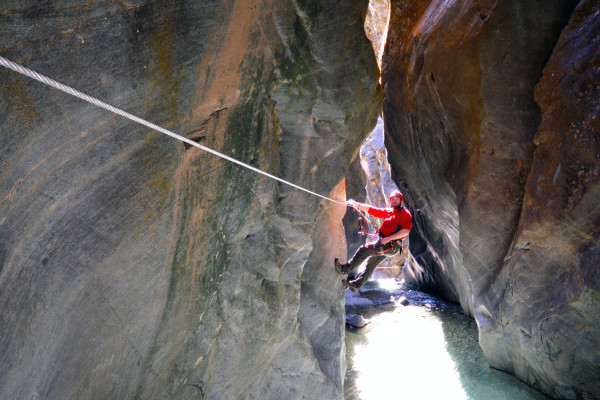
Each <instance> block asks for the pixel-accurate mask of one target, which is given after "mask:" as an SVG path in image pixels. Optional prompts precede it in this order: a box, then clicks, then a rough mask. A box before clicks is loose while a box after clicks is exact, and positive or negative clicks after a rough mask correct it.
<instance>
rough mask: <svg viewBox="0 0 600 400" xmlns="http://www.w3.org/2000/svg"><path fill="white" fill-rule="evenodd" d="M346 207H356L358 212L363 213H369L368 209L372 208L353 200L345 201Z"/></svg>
mask: <svg viewBox="0 0 600 400" xmlns="http://www.w3.org/2000/svg"><path fill="white" fill-rule="evenodd" d="M346 205H347V206H349V207H356V208H358V209H360V210H363V211H364V212H369V209H370V208H371V207H372V206H371V205H369V204H365V203H359V202H358V201H355V200H353V199H350V200H347V201H346Z"/></svg>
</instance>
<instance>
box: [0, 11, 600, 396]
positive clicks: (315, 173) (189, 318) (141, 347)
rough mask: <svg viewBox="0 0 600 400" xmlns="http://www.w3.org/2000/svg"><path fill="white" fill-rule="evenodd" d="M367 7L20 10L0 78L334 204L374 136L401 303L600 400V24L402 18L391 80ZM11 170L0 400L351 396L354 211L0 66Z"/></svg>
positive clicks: (0, 43) (3, 134) (0, 143)
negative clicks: (466, 324)
mask: <svg viewBox="0 0 600 400" xmlns="http://www.w3.org/2000/svg"><path fill="white" fill-rule="evenodd" d="M368 9H369V2H368V1H366V0H348V1H328V0H281V1H275V0H206V1H187V0H178V1H176V2H159V1H154V0H132V1H126V2H117V1H105V2H89V1H56V2H51V3H43V4H38V2H34V1H10V0H9V1H5V2H3V3H2V5H0V21H1V26H2V27H3V29H2V30H1V32H0V56H2V57H5V58H7V59H9V60H12V61H15V62H17V63H19V64H22V65H24V66H26V67H28V68H31V69H33V70H35V71H38V72H39V73H42V74H45V75H47V76H49V77H51V78H54V79H56V80H58V81H60V82H63V83H65V84H68V85H70V86H72V87H74V88H76V89H79V90H81V91H83V92H85V93H87V94H90V95H93V96H95V97H98V98H100V99H102V100H104V101H106V102H107V103H110V104H112V105H114V106H117V107H120V108H122V109H124V110H126V111H128V112H130V113H132V114H134V115H137V116H139V117H141V118H144V119H147V120H149V121H151V122H153V123H155V124H157V125H160V126H163V127H165V128H168V129H170V130H172V131H174V132H177V133H179V134H181V135H183V136H185V137H187V138H189V139H191V140H193V141H195V142H198V143H200V144H202V145H204V146H207V147H210V148H213V149H215V150H217V151H219V152H222V153H224V154H226V155H227V156H231V157H233V158H236V159H238V160H240V161H242V162H244V163H247V164H249V165H251V166H253V167H255V168H259V169H261V170H263V171H266V172H268V173H270V174H273V175H276V176H278V177H281V178H283V179H285V180H287V181H290V182H292V183H294V184H296V185H299V186H302V187H304V188H307V189H309V190H311V191H314V192H316V193H319V194H321V195H323V196H326V197H329V198H331V199H333V200H335V201H338V202H341V203H343V202H344V201H345V200H346V198H350V197H353V198H357V199H359V200H364V199H365V198H366V196H367V194H366V193H365V189H364V185H365V184H366V183H367V182H366V181H367V180H369V179H371V178H373V176H369V177H367V178H366V179H365V177H364V176H363V175H362V174H363V171H362V169H361V168H360V157H361V150H360V149H361V146H362V145H363V143H364V141H365V139H366V138H367V136H368V135H369V134H370V133H371V131H372V130H373V129H374V128H375V127H376V125H377V123H378V120H379V125H380V127H379V129H384V132H385V146H386V148H387V154H384V153H382V152H381V150H379V151H376V153H378V154H384V155H383V157H387V158H388V161H389V170H390V172H391V174H390V176H391V179H392V180H393V181H394V182H395V184H396V185H397V187H398V188H400V190H401V191H402V192H403V193H404V196H405V199H406V205H407V207H408V208H409V209H410V210H411V212H412V215H413V230H412V231H411V234H410V237H409V240H408V248H407V255H406V257H407V258H406V263H405V264H404V265H399V266H398V268H402V267H403V269H404V272H403V273H404V276H405V277H406V279H407V280H408V281H410V283H411V284H413V285H415V286H416V287H419V288H420V289H422V290H425V291H428V292H431V293H435V294H436V295H439V296H441V297H443V298H445V299H447V300H449V301H452V302H455V303H458V304H460V307H461V308H462V311H463V312H464V313H465V314H466V315H468V316H469V317H470V318H473V319H474V320H475V321H476V323H477V328H478V332H479V344H480V346H481V348H482V349H483V353H484V355H485V358H486V359H487V361H488V362H489V365H490V366H491V367H493V368H496V369H499V370H502V371H506V372H508V373H510V374H512V375H514V376H516V377H517V378H518V379H520V380H522V381H524V382H526V383H527V384H529V385H531V386H532V387H534V388H536V389H537V390H539V391H541V392H542V393H544V394H545V395H547V396H550V397H552V398H559V399H562V398H565V399H595V398H600V335H599V334H598V332H597V328H598V326H600V324H599V322H600V321H599V318H600V317H599V315H600V297H599V293H598V291H599V290H600V277H599V274H598V269H597V266H598V264H599V261H600V255H599V253H598V242H599V236H600V206H599V204H600V201H599V200H600V186H599V179H600V178H599V163H600V122H599V121H600V120H599V114H600V51H599V50H598V49H599V48H600V35H599V32H600V4H599V3H598V2H597V1H593V0H580V1H575V0H570V1H558V0H551V1H542V0H535V1H527V2H522V1H516V0H495V1H492V0H487V1H486V0H469V1H462V2H460V1H453V0H416V1H405V0H397V1H396V0H393V1H390V2H389V25H387V28H386V30H383V31H382V30H381V29H379V30H378V31H377V33H376V34H375V35H374V36H375V38H376V40H380V41H382V42H385V45H384V46H383V50H382V52H381V53H380V54H376V51H374V50H373V47H372V44H371V42H370V41H369V39H368V38H367V35H366V34H365V27H364V25H365V19H366V18H367V10H368ZM377 12H381V8H380V9H379V11H377ZM386 15H387V14H386ZM386 22H387V21H386ZM379 23H380V24H382V23H383V22H381V21H379ZM383 24H384V25H385V23H383ZM370 36H373V34H371V35H370ZM386 37H387V41H385V40H384V39H385V38H386ZM378 61H380V63H381V64H380V66H379V65H378ZM381 125H383V126H381ZM373 148H376V149H380V148H381V147H378V144H377V143H375V144H373ZM363 155H364V153H363ZM0 165H1V166H2V168H1V170H0V310H1V311H0V361H1V362H0V398H2V399H4V398H6V399H82V398H86V399H107V398H119V399H165V398H169V399H170V398H173V399H341V398H342V397H343V384H344V374H345V370H346V360H345V352H344V350H345V348H344V332H345V331H344V329H345V310H344V289H343V287H342V285H341V283H340V282H339V277H337V276H336V274H335V271H334V269H333V263H332V262H333V259H334V258H335V257H340V258H344V257H347V256H348V255H349V254H350V253H351V251H353V249H355V247H356V244H357V242H356V240H355V239H351V238H350V236H348V239H347V238H346V232H345V229H344V225H343V224H342V221H345V222H347V223H346V225H347V227H346V229H348V226H349V224H350V225H351V223H352V221H350V222H348V221H347V219H348V216H346V217H345V213H346V207H345V206H344V205H343V204H339V203H337V202H334V201H330V200H327V199H323V198H320V197H317V196H313V195H311V194H309V193H306V192H303V191H300V190H297V189H295V188H293V187H291V186H289V185H285V184H283V183H281V182H277V181H274V180H272V179H269V178H268V177H265V176H263V175H258V174H256V173H254V172H252V171H250V170H247V169H244V168H242V167H240V166H239V165H235V164H232V163H229V162H227V161H226V160H223V159H221V158H218V157H216V156H214V155H212V154H209V153H206V152H203V151H202V150H200V149H198V148H196V147H193V146H189V145H184V144H183V143H181V142H179V141H177V140H175V139H173V138H170V137H167V136H165V135H162V134H161V133H159V132H155V131H152V130H150V129H148V128H146V127H144V126H141V125H138V124H135V123H133V122H131V121H129V120H127V119H124V118H122V117H119V116H117V115H114V114H111V113H109V112H107V111H105V110H102V109H99V108H98V107H95V106H93V105H91V104H88V103H85V102H83V101H81V100H78V99H76V98H73V97H71V96H68V95H66V94H64V93H62V92H59V91H56V90H54V89H52V88H49V87H48V86H46V85H43V84H41V83H39V82H35V81H33V80H31V79H29V78H26V77H24V76H22V75H19V74H17V73H16V72H14V71H10V70H8V69H6V68H2V67H0ZM386 168H387V167H386ZM384 172H385V171H384ZM384 172H382V171H378V172H377V173H378V174H381V173H384ZM373 179H375V180H377V178H376V177H375V178H373ZM360 196H362V197H361V198H359V197H360ZM369 196H371V197H370V198H372V194H371V193H369ZM352 229H353V228H352ZM351 249H352V250H351ZM402 263H404V258H403V259H402ZM433 379H434V378H433Z"/></svg>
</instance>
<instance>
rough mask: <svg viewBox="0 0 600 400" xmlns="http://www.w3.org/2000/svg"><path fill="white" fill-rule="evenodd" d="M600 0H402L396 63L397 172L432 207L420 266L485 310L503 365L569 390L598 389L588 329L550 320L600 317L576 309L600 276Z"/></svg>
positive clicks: (393, 157) (393, 145)
mask: <svg viewBox="0 0 600 400" xmlns="http://www.w3.org/2000/svg"><path fill="white" fill-rule="evenodd" d="M591 3H593V2H586V1H581V2H577V1H570V2H559V1H553V2H528V3H526V4H525V3H522V2H515V1H497V2H491V1H489V2H488V1H472V2H461V3H460V4H459V3H458V2H445V3H444V5H442V4H441V2H436V1H423V2H412V3H408V2H396V3H393V4H392V10H391V20H390V28H389V35H388V41H387V45H386V51H385V54H384V58H383V79H382V81H383V86H384V98H385V101H384V117H385V118H384V119H385V121H386V134H387V137H386V141H387V143H388V150H389V154H390V156H389V157H390V163H391V166H392V173H393V176H394V179H395V180H396V181H400V180H402V181H404V182H406V183H407V184H408V193H409V196H408V199H409V201H410V202H412V203H413V204H414V208H415V209H418V210H420V213H417V215H416V217H415V225H416V226H415V228H416V232H414V233H411V252H412V254H413V255H414V256H415V258H414V259H409V260H408V262H407V269H408V270H412V271H413V273H414V276H415V278H414V280H415V283H417V284H421V285H422V286H425V287H427V285H428V284H429V283H432V284H433V285H435V286H436V288H437V291H438V293H441V294H442V295H444V296H445V297H447V298H449V299H450V300H453V301H459V302H460V304H461V305H462V307H463V310H464V311H465V313H467V314H469V315H471V316H472V317H474V318H475V320H476V321H477V322H478V327H479V334H480V344H481V346H482V348H483V350H484V353H485V355H486V357H487V358H488V361H489V362H490V364H491V365H492V366H494V367H496V368H500V369H503V370H506V371H510V372H512V373H514V374H515V375H516V376H518V377H519V378H520V379H522V380H524V381H526V382H528V383H530V384H532V385H535V386H536V387H538V388H539V389H541V390H543V391H544V392H545V393H547V394H549V395H551V396H554V397H558V398H562V397H567V398H574V397H576V396H581V395H582V393H595V390H596V388H594V389H591V388H592V387H593V384H592V383H591V382H593V381H594V379H595V378H594V377H595V373H594V372H593V370H590V369H585V367H583V369H580V370H579V371H578V372H577V373H576V374H574V373H572V371H571V370H569V368H575V367H574V366H575V365H577V366H584V365H589V364H588V362H587V361H584V360H582V359H581V358H578V357H577V356H576V355H575V354H576V352H575V350H574V349H573V348H572V347H571V345H570V343H571V342H572V341H571V342H567V341H566V332H567V331H570V332H571V335H574V336H577V335H578V333H577V332H578V330H577V329H576V328H572V329H569V328H564V327H561V328H559V327H558V326H559V324H558V323H553V322H552V323H551V322H549V321H554V320H560V321H563V322H565V325H564V326H566V321H570V322H569V323H570V324H571V325H570V326H571V327H574V326H580V324H583V321H588V323H590V324H591V325H593V326H595V325H596V322H595V317H592V316H591V315H587V314H586V315H582V314H581V313H580V312H579V311H575V310H574V309H573V308H572V307H571V306H570V305H571V304H572V303H573V302H575V301H577V299H579V298H580V297H581V296H582V295H583V293H585V292H586V290H587V289H591V288H594V287H596V280H597V279H596V275H595V274H593V273H590V272H589V271H591V270H593V267H592V264H591V263H590V260H589V259H584V258H582V257H581V253H580V250H579V249H580V248H581V244H582V242H583V243H588V242H589V243H595V241H596V239H595V238H596V233H597V226H596V225H597V224H596V222H595V221H596V218H595V208H594V207H591V206H590V205H591V201H592V200H591V199H593V198H595V195H594V193H595V189H594V187H595V185H596V184H597V180H598V179H597V175H596V173H595V171H596V170H597V166H598V161H599V160H598V158H597V157H596V155H594V154H595V153H594V151H595V148H596V142H595V141H594V140H592V139H591V138H592V137H593V134H591V132H595V131H597V129H596V125H595V124H596V122H595V121H596V119H597V107H596V103H595V102H594V101H593V100H592V98H593V96H594V95H595V92H596V88H595V87H594V85H593V84H591V83H590V82H592V81H593V80H594V79H596V77H595V75H596V74H595V72H593V71H594V69H593V68H594V67H593V65H595V64H596V62H595V58H594V57H595V56H594V55H593V54H594V51H592V50H590V49H591V46H593V45H594V43H595V42H596V41H597V31H594V29H595V28H594V27H595V24H596V23H597V18H598V17H597V13H596V14H595V12H596V10H597V5H592V4H591ZM574 10H575V11H574ZM575 32H577V33H575ZM594 32H596V33H594ZM576 35H577V36H576ZM576 37H577V39H576ZM596 53H597V52H596ZM573 60H577V61H575V62H573ZM569 66H572V67H574V68H571V67H569ZM570 68H571V69H570ZM574 71H577V76H578V78H575V72H574ZM583 143H585V145H584V146H585V147H586V148H585V149H584V147H581V146H582V145H583ZM575 149H577V150H575ZM584 160H585V161H584ZM578 207H581V209H585V210H586V211H587V212H589V214H588V218H587V219H586V220H585V221H584V219H583V216H582V214H578V213H575V214H577V217H574V216H573V214H572V211H571V210H575V209H577V208H578ZM589 207H591V208H589ZM580 218H582V219H580ZM575 221H576V222H575ZM575 232H577V233H575ZM586 254H588V253H587V252H586ZM573 260H577V261H575V262H574V261H573ZM583 271H586V272H583ZM584 276H585V278H584ZM422 277H425V278H422ZM423 279H428V280H427V281H425V282H423ZM575 282H577V283H575ZM550 287H551V288H552V289H551V290H548V288H550ZM592 290H595V289H592ZM585 298H586V300H584V301H583V303H585V304H586V307H592V308H593V307H594V304H595V301H594V300H592V299H591V297H585ZM541 321H547V322H544V323H543V328H542V325H540V324H541V323H542V322H541ZM575 321H577V322H575ZM552 335H557V336H559V337H562V338H563V339H556V338H554V339H550V340H549V339H547V337H548V336H552ZM563 335H565V336H563ZM581 337H582V340H583V341H584V342H585V343H586V348H588V349H590V351H592V350H591V349H592V348H594V343H596V340H597V339H596V338H594V337H593V336H588V335H586V334H583V336H581ZM563 340H564V341H563ZM548 349H550V350H548ZM592 352H594V351H592ZM569 360H571V361H569ZM573 360H576V361H573ZM566 365H571V367H565V366H566ZM584 370H585V372H584ZM559 371H560V372H559ZM576 376H577V378H576ZM582 376H585V377H586V378H584V379H582V378H581V377H582ZM567 382H568V383H567Z"/></svg>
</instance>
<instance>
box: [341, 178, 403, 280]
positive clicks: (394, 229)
mask: <svg viewBox="0 0 600 400" xmlns="http://www.w3.org/2000/svg"><path fill="white" fill-rule="evenodd" d="M346 204H347V205H348V206H350V207H352V208H354V209H356V210H362V211H365V212H367V213H369V214H371V215H372V216H374V217H376V218H381V219H383V224H382V225H381V228H379V231H378V232H377V235H376V236H375V237H374V238H373V239H372V240H371V241H369V243H367V244H365V245H363V246H360V247H359V248H358V250H357V251H356V253H355V254H354V256H353V257H352V259H351V260H350V261H349V262H348V263H346V264H341V263H340V262H339V260H338V259H337V258H336V259H335V261H334V264H335V270H336V272H337V273H338V275H346V274H348V273H349V272H350V271H352V270H354V269H356V268H358V267H359V266H360V265H361V264H362V263H363V261H365V260H366V259H368V261H367V266H366V268H365V269H364V271H362V272H361V273H360V274H358V276H356V277H355V278H354V279H351V280H349V279H347V278H343V279H342V284H343V285H344V286H345V287H346V288H348V289H350V290H352V291H353V292H357V291H358V289H359V288H361V287H362V286H363V285H364V284H365V283H366V282H367V281H368V280H369V278H370V277H371V275H372V274H373V271H374V270H375V267H377V265H378V264H379V263H380V262H381V261H383V260H384V259H385V258H386V257H389V256H391V255H394V254H397V253H398V252H399V251H402V243H401V240H402V239H403V238H404V237H406V236H407V235H408V234H409V232H410V229H411V228H412V216H411V214H410V212H409V211H408V210H407V209H406V208H405V207H404V206H403V204H404V197H403V196H402V193H400V192H399V191H398V190H394V191H393V192H392V194H391V195H390V205H391V207H390V208H379V207H373V206H371V205H369V204H363V203H358V202H356V201H354V200H352V199H351V200H348V201H347V202H346Z"/></svg>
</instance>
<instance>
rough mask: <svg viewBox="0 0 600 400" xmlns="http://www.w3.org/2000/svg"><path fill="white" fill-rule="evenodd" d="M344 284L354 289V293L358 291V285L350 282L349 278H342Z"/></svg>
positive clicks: (347, 287)
mask: <svg viewBox="0 0 600 400" xmlns="http://www.w3.org/2000/svg"><path fill="white" fill-rule="evenodd" d="M342 285H344V287H345V288H346V289H350V290H352V293H356V292H358V288H357V287H356V286H354V285H352V284H351V283H350V282H348V279H346V278H344V279H342Z"/></svg>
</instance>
